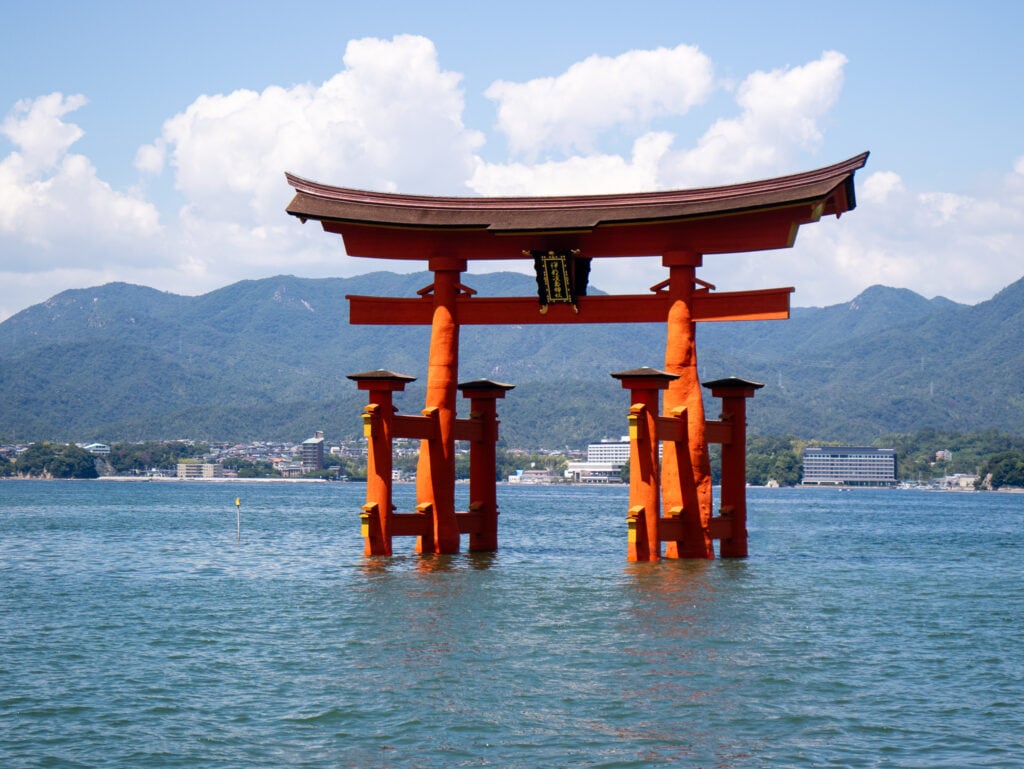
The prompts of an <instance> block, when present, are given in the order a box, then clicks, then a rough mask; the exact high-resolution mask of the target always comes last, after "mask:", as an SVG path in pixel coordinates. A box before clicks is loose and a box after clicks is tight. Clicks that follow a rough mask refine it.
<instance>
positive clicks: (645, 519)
mask: <svg viewBox="0 0 1024 769" xmlns="http://www.w3.org/2000/svg"><path fill="white" fill-rule="evenodd" d="M612 376H613V377H615V378H616V379H618V380H619V381H620V382H622V387H623V389H626V390H629V391H630V407H629V444H630V445H629V512H628V514H627V518H626V524H627V527H628V546H627V550H626V559H627V560H629V561H658V560H660V559H661V538H660V535H659V531H658V524H659V521H660V519H661V484H660V478H661V471H660V468H659V461H658V447H659V445H660V443H659V440H658V400H659V391H661V390H664V389H666V388H667V387H668V386H669V383H670V382H672V381H673V380H674V379H675V378H676V377H675V375H673V374H669V373H666V372H664V371H657V370H656V369H651V368H640V369H634V370H632V371H620V372H619V373H616V374H612Z"/></svg>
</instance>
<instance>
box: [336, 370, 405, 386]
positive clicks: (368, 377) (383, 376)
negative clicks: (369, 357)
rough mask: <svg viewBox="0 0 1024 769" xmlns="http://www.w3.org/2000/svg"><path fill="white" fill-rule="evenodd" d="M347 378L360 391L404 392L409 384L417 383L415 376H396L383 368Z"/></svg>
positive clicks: (349, 375)
mask: <svg viewBox="0 0 1024 769" xmlns="http://www.w3.org/2000/svg"><path fill="white" fill-rule="evenodd" d="M345 377H346V378H347V379H351V380H352V381H353V382H356V383H357V384H358V385H359V389H360V390H403V389H404V388H405V385H406V384H407V383H409V382H415V381H416V377H414V376H409V375H408V374H396V373H395V372H394V371H388V370H387V369H383V368H379V369H376V370H375V371H363V372H361V373H359V374H346V375H345Z"/></svg>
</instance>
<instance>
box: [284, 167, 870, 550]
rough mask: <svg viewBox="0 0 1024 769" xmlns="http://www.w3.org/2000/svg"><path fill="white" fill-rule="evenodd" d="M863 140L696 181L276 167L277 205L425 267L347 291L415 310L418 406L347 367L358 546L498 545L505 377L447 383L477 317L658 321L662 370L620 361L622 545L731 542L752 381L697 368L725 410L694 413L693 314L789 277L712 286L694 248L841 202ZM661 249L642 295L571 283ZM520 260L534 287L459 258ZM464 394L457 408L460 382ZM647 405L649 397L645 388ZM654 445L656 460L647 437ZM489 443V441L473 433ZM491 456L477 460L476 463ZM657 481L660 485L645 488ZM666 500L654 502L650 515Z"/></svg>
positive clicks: (358, 305) (786, 234)
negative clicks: (717, 476) (360, 424)
mask: <svg viewBox="0 0 1024 769" xmlns="http://www.w3.org/2000/svg"><path fill="white" fill-rule="evenodd" d="M867 157H868V153H863V154H861V155H857V156H856V157H853V158H850V159H849V160H846V161H844V162H842V163H837V164H835V165H832V166H828V167H826V168H821V169H818V170H815V171H810V172H806V173H801V174H795V175H792V176H784V177H778V178H774V179H767V180H763V181H757V182H749V183H745V184H736V185H729V186H722V187H711V188H704V189H694V190H676V191H667V192H647V193H635V194H622V195H579V196H561V197H525V198H485V197H477V198H455V197H426V196H413V195H401V194H392V193H378V192H368V191H362V190H354V189H347V188H342V187H331V186H326V185H322V184H318V183H315V182H311V181H307V180H305V179H301V178H298V177H296V176H293V175H291V174H288V175H287V179H288V183H289V184H290V185H291V186H292V187H294V189H295V197H294V198H293V199H292V201H291V203H290V204H289V205H288V209H287V211H288V213H289V214H291V215H293V216H296V217H298V218H299V219H301V220H302V221H303V222H305V221H306V220H309V219H313V220H316V221H319V222H320V223H321V225H322V226H323V229H324V230H325V231H327V232H330V233H335V234H339V235H341V236H342V238H343V239H344V245H345V250H346V252H347V253H348V254H349V255H350V256H362V257H370V258H381V259H401V260H420V261H425V262H426V263H427V268H428V269H429V270H431V271H432V272H433V273H434V282H433V283H432V284H431V285H429V286H427V287H426V288H424V289H422V290H421V291H420V292H419V294H420V296H419V298H389V297H365V296H349V297H348V300H349V320H350V322H351V323H353V324H382V325H429V326H431V339H430V352H429V364H428V373H427V383H426V403H425V408H424V410H423V412H422V415H421V416H418V417H413V416H406V417H401V416H398V415H396V414H395V413H394V407H393V406H392V404H391V393H392V392H394V391H397V390H401V389H402V388H403V387H404V386H405V383H406V382H407V381H409V379H410V378H409V377H404V376H402V375H399V374H393V373H391V372H385V371H376V372H365V373H363V374H354V375H351V378H352V379H354V380H355V381H356V382H357V384H358V386H359V387H360V389H365V390H367V391H369V393H370V404H369V405H368V406H367V408H366V410H365V411H364V414H363V419H364V425H365V429H364V433H365V434H366V435H367V437H369V438H370V451H369V473H370V478H369V481H368V484H367V504H366V505H365V506H364V508H363V516H362V517H363V535H364V537H365V540H366V553H367V554H381V555H389V554H390V553H391V538H392V537H393V536H401V535H414V536H416V537H418V541H417V551H418V552H423V553H455V552H458V551H459V546H460V534H462V533H469V534H470V549H480V550H493V549H496V548H497V502H496V498H495V482H496V477H495V468H494V451H493V448H494V442H495V441H496V440H497V419H496V413H495V409H494V403H495V400H496V399H497V398H500V397H503V396H504V394H505V391H506V390H507V389H509V388H510V387H511V385H503V384H501V383H496V382H489V381H487V380H477V381H476V382H471V383H463V384H462V385H459V384H457V381H458V352H459V328H460V327H461V326H463V325H479V324H488V325H491V324H495V325H496V324H516V325H523V324H533V323H635V322H643V323H646V322H664V323H666V324H667V332H668V333H667V342H666V350H665V363H664V370H656V369H652V368H644V369H638V370H635V371H630V372H618V373H615V374H613V376H615V377H617V378H619V379H620V380H621V382H622V386H623V387H624V388H626V389H629V390H630V393H631V406H630V414H629V423H630V436H631V461H630V467H631V473H630V506H629V514H628V522H629V524H628V531H629V548H628V558H629V559H630V560H658V559H659V558H661V557H662V544H663V543H664V545H665V548H664V555H665V556H666V557H675V558H679V557H683V558H713V557H714V547H713V540H714V539H720V540H721V541H722V544H721V555H722V556H745V555H746V554H747V545H746V527H745V492H744V486H745V477H744V475H745V467H744V454H745V412H744V403H745V399H746V398H749V397H751V396H752V395H753V394H754V390H755V389H756V388H757V387H760V385H758V384H756V383H753V382H744V381H743V380H720V381H718V382H714V383H708V385H709V386H710V387H711V389H712V395H713V396H715V397H720V398H722V402H723V418H722V419H721V420H718V421H708V420H706V419H705V417H704V404H703V398H702V395H701V386H700V383H699V381H698V378H697V353H696V344H695V323H696V322H698V321H729V320H775V319H785V318H788V317H789V297H790V294H791V293H792V291H793V289H792V288H778V289H767V290H757V291H735V292H716V291H715V290H714V288H715V287H714V286H712V285H710V284H708V283H705V282H704V281H701V280H700V279H699V278H697V275H696V270H697V268H698V267H700V266H701V265H702V263H703V258H704V256H706V255H708V254H720V253H738V252H747V251H759V250H768V249H780V248H789V247H791V246H792V245H793V243H794V242H795V239H796V235H797V231H798V230H799V228H800V227H801V226H802V225H804V224H809V223H812V222H816V221H818V220H819V219H820V218H821V217H822V216H828V215H835V216H836V217H839V216H840V215H842V214H843V213H845V212H847V211H850V210H852V209H853V208H854V206H855V197H854V186H853V178H854V174H855V172H856V171H857V170H859V169H860V168H862V167H863V166H864V164H865V163H866V162H867ZM639 256H660V257H661V261H662V264H663V265H664V267H665V268H666V269H667V271H668V276H667V278H666V279H665V280H664V281H662V282H661V283H658V284H657V285H655V286H653V287H652V289H651V293H650V294H640V295H626V296H623V295H609V296H587V295H586V288H585V286H586V275H587V273H588V272H589V266H590V260H591V259H599V258H629V257H639ZM517 258H527V259H530V260H531V261H533V263H534V266H535V268H536V271H537V277H538V296H539V299H540V305H541V306H540V307H538V297H522V298H520V297H513V298H507V297H479V296H476V295H475V294H476V292H475V291H474V290H473V289H471V288H469V287H468V286H465V285H463V283H462V282H461V276H462V273H463V272H465V271H466V270H467V265H468V263H469V261H470V260H482V261H488V260H508V259H517ZM460 388H461V389H462V390H463V394H464V395H466V396H467V397H470V398H471V414H470V418H469V419H458V418H457V416H456V401H457V394H458V390H459V389H460ZM662 390H664V394H663V396H662V398H663V409H664V412H665V414H666V416H661V415H659V413H658V400H659V393H660V391H662ZM395 437H412V438H421V439H422V447H421V451H420V459H419V465H418V469H417V488H416V493H417V500H418V504H417V510H416V512H414V513H397V512H396V511H395V510H394V509H393V505H392V502H391V475H390V472H391V459H390V456H391V455H390V452H391V440H392V439H393V438H395ZM456 440H469V441H470V442H471V456H470V465H471V466H470V475H471V479H470V510H468V511H465V512H457V511H456V510H455V501H454V498H455V489H454V486H455V441H456ZM709 441H711V442H715V443H722V444H723V478H722V506H721V510H720V515H718V516H713V514H712V509H711V508H712V499H711V473H710V467H709V463H708V451H707V446H708V442H709ZM659 444H662V446H663V450H662V456H661V461H660V463H659V462H658V446H659ZM488 446H489V447H490V448H489V449H488ZM488 463H489V466H488ZM659 491H660V494H659ZM662 509H664V510H665V511H666V513H667V515H665V516H662V515H661V511H662Z"/></svg>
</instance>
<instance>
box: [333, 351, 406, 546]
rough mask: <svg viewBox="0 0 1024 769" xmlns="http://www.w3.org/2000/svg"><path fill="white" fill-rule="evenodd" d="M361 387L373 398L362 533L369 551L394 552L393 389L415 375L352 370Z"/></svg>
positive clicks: (367, 421) (367, 415)
mask: <svg viewBox="0 0 1024 769" xmlns="http://www.w3.org/2000/svg"><path fill="white" fill-rule="evenodd" d="M348 378H349V379H351V380H353V381H355V382H356V384H357V385H358V387H359V389H360V390H368V391H369V393H370V398H369V400H370V402H369V403H368V404H367V405H366V407H365V408H364V409H363V435H364V436H365V437H366V439H367V452H366V504H365V505H363V512H362V514H361V515H360V518H361V519H362V533H363V537H364V540H365V544H364V547H363V552H364V553H365V554H366V555H391V552H392V551H391V516H392V513H393V512H394V504H393V503H392V488H393V487H392V484H393V481H392V478H391V471H392V465H393V459H392V456H393V453H392V419H393V417H394V415H395V407H394V404H393V397H392V393H395V392H401V391H402V390H404V389H405V385H406V383H408V382H412V381H414V380H415V377H411V376H405V375H403V374H396V373H394V372H392V371H384V370H383V369H381V370H378V371H366V372H364V373H361V374H349V375H348Z"/></svg>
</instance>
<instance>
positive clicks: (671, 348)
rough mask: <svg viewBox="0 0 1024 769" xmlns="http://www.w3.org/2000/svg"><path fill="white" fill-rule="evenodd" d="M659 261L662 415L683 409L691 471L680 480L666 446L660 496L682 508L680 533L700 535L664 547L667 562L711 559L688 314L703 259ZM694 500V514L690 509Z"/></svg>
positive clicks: (680, 256)
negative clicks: (664, 294)
mask: <svg viewBox="0 0 1024 769" xmlns="http://www.w3.org/2000/svg"><path fill="white" fill-rule="evenodd" d="M662 262H663V264H664V265H665V266H666V267H668V268H669V285H668V291H669V296H670V297H671V299H672V305H671V308H670V309H669V315H668V329H667V331H668V333H667V338H666V343H665V371H667V372H668V373H670V374H675V375H676V376H677V377H678V378H677V379H675V380H674V381H673V382H672V383H671V384H670V385H669V387H668V390H666V392H665V403H664V410H665V413H666V414H668V413H672V411H673V409H675V408H678V407H683V408H685V409H686V413H687V417H688V418H687V425H688V437H689V450H690V457H689V465H690V467H691V468H692V472H693V478H692V479H689V478H682V477H680V475H679V469H678V468H679V467H680V466H683V467H685V465H686V464H687V463H686V462H685V461H683V462H680V461H679V460H680V459H681V458H679V457H676V454H675V446H674V445H673V444H672V443H666V444H665V447H664V450H663V452H662V457H663V462H664V473H663V475H662V489H663V497H664V504H665V507H666V508H667V509H670V510H671V509H678V508H682V516H683V529H684V531H688V532H699V534H698V535H697V536H688V537H687V538H686V539H685V540H683V541H674V542H669V543H668V545H667V547H666V550H665V555H666V556H667V557H669V558H714V557H715V549H714V545H713V543H712V539H711V529H710V525H711V504H712V499H711V462H710V460H709V458H708V443H707V437H706V434H705V424H704V400H703V397H702V395H701V389H700V381H699V379H698V377H697V345H696V334H695V331H696V324H695V323H694V320H693V314H692V304H693V293H694V290H693V286H694V281H695V278H696V268H697V267H699V266H700V265H701V263H702V257H701V255H700V254H695V253H692V252H689V251H677V252H672V253H667V254H665V255H664V256H663V257H662ZM691 484H692V486H691ZM688 491H690V493H687V492H688ZM687 497H689V500H688V499H687ZM694 500H695V502H696V508H697V509H693V508H694V506H695V504H694Z"/></svg>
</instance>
